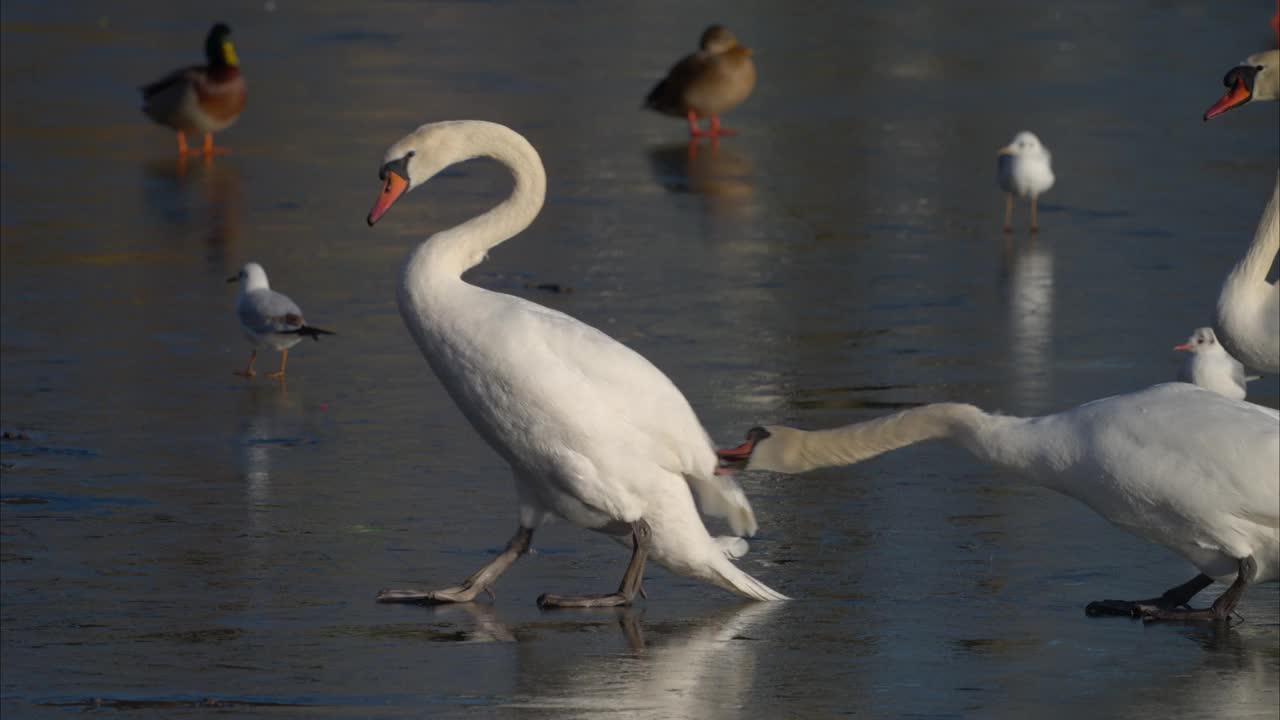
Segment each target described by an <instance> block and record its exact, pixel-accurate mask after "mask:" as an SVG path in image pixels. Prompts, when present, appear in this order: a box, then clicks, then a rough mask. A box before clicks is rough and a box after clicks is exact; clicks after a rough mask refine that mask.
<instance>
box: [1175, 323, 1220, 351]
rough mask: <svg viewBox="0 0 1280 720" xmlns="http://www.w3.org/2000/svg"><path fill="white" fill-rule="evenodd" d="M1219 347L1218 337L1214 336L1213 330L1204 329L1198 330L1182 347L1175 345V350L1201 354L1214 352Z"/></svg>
mask: <svg viewBox="0 0 1280 720" xmlns="http://www.w3.org/2000/svg"><path fill="white" fill-rule="evenodd" d="M1219 347H1220V346H1219V345H1218V336H1217V335H1214V334H1213V328H1207V327H1202V328H1196V330H1195V332H1193V333H1191V337H1189V338H1187V341H1186V342H1184V343H1182V344H1181V345H1174V346H1173V349H1174V350H1186V351H1187V352H1192V353H1199V352H1213V351H1214V350H1217V349H1218V348H1219Z"/></svg>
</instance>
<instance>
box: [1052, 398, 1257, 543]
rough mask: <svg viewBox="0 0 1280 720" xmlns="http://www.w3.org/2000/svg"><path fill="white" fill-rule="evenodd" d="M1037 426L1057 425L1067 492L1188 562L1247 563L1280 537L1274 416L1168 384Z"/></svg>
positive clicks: (1101, 402) (1092, 405)
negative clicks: (1224, 559)
mask: <svg viewBox="0 0 1280 720" xmlns="http://www.w3.org/2000/svg"><path fill="white" fill-rule="evenodd" d="M1035 422H1039V423H1041V424H1043V425H1044V426H1046V427H1051V426H1056V428H1055V430H1054V432H1057V433H1059V434H1058V437H1060V438H1063V440H1062V442H1061V445H1060V446H1061V448H1062V452H1061V454H1060V457H1059V459H1058V461H1059V462H1061V463H1062V464H1063V465H1064V466H1067V467H1070V469H1069V470H1067V473H1068V474H1069V476H1070V483H1071V485H1072V486H1073V488H1074V489H1075V491H1074V492H1068V491H1067V490H1066V489H1065V488H1064V489H1063V491H1064V492H1068V494H1072V495H1075V496H1076V497H1079V498H1080V499H1081V500H1083V501H1084V502H1086V503H1087V504H1089V505H1090V506H1091V507H1093V508H1094V509H1095V510H1097V511H1098V512H1099V514H1101V515H1103V516H1104V517H1106V518H1108V519H1109V520H1111V521H1112V522H1115V523H1116V524H1118V525H1121V526H1122V527H1126V528H1128V529H1130V530H1133V531H1134V532H1136V533H1137V534H1139V535H1142V536H1144V537H1147V538H1149V539H1152V540H1154V541H1157V542H1160V543H1162V544H1164V545H1167V546H1169V547H1173V548H1179V549H1180V551H1182V552H1183V553H1184V554H1185V555H1187V556H1188V557H1201V556H1203V555H1202V553H1210V552H1221V553H1223V554H1225V555H1228V556H1232V557H1242V555H1241V554H1239V553H1241V552H1252V551H1253V548H1255V547H1257V546H1258V544H1259V543H1263V544H1266V543H1270V544H1274V542H1275V534H1276V532H1277V530H1278V529H1280V413H1277V412H1276V411H1275V410H1272V409H1270V408H1265V407H1262V406H1259V405H1255V404H1253V403H1247V402H1243V401H1239V400H1232V399H1230V398H1226V397H1223V396H1222V395H1219V394H1218V393H1215V392H1211V391H1208V390H1204V389H1202V388H1199V387H1196V386H1194V385H1188V384H1185V383H1167V384H1163V385H1156V386H1153V387H1150V388H1147V389H1145V390H1141V391H1138V392H1135V393H1129V394H1127V395H1118V396H1114V397H1109V398H1104V399H1102V400H1097V401H1094V402H1091V403H1087V404H1085V405H1082V406H1080V407H1078V408H1075V409H1073V410H1070V411H1067V412H1064V413H1061V414H1059V415H1055V416H1049V417H1047V418H1039V419H1037V421H1035ZM1050 462H1053V461H1052V460H1051V461H1050ZM1236 519H1238V520H1243V521H1247V523H1241V522H1239V521H1238V520H1236ZM1188 529H1190V531H1189V530H1188ZM1268 537H1269V538H1271V539H1270V540H1266V539H1265V538H1268ZM1202 569H1203V566H1202Z"/></svg>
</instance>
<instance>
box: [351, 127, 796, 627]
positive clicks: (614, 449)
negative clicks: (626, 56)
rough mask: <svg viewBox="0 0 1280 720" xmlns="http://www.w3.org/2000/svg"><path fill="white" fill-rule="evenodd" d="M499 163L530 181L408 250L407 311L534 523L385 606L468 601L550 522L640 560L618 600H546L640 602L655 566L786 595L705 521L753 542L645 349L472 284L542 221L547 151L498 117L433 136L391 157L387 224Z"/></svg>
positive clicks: (677, 396)
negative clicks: (479, 160)
mask: <svg viewBox="0 0 1280 720" xmlns="http://www.w3.org/2000/svg"><path fill="white" fill-rule="evenodd" d="M481 156H483V157H490V158H493V159H494V160H497V161H498V162H500V163H502V164H503V165H506V166H507V168H508V169H510V170H511V173H512V175H513V176H514V179H515V189H514V191H513V192H512V193H511V195H510V197H508V198H507V199H506V200H504V201H503V202H502V203H500V204H499V205H498V206H497V207H495V208H493V209H491V210H489V211H488V212H486V213H484V214H483V215H480V216H478V217H475V218H472V219H471V220H468V221H467V222H465V223H463V224H461V225H459V226H457V227H454V228H451V229H448V230H445V231H442V232H439V233H436V234H435V235H433V236H431V237H430V238H428V239H427V240H425V241H423V242H422V243H421V244H420V245H418V247H417V248H416V249H414V251H413V252H412V253H410V255H409V259H408V262H407V263H406V264H405V267H404V273H403V276H402V280H401V284H400V289H399V298H398V299H399V305H400V314H401V315H402V316H403V317H404V321H405V324H406V325H408V327H409V331H410V332H411V333H412V334H413V337H414V339H415V340H417V342H418V347H419V349H421V351H422V354H423V355H424V356H425V357H426V359H427V362H429V363H430V364H431V368H432V369H433V370H434V371H435V373H436V376H437V377H438V378H439V379H440V382H441V384H443V385H444V387H445V389H446V390H448V392H449V395H450V396H451V397H452V398H453V401H454V402H455V403H456V404H457V406H458V408H459V409H460V410H461V411H462V413H463V414H464V415H465V416H466V417H467V419H468V420H470V421H471V424H472V426H473V427H474V428H475V429H476V432H478V433H479V434H480V435H481V437H483V438H484V439H485V440H486V441H487V442H488V443H489V445H490V446H491V447H492V448H493V449H494V450H496V451H497V452H498V454H500V455H501V456H502V457H503V458H504V459H505V460H506V461H507V462H508V463H509V464H510V465H511V469H512V471H513V472H514V474H515V480H516V494H517V498H518V502H519V527H518V529H517V531H516V534H515V536H514V537H512V538H511V541H510V542H509V543H508V545H507V548H506V550H505V551H504V552H502V553H501V554H500V555H499V556H498V557H497V558H496V559H495V560H494V561H493V562H491V563H489V564H488V565H486V566H485V567H483V568H481V569H480V570H479V571H478V572H476V573H475V574H474V575H472V576H471V577H470V578H468V579H467V580H466V581H464V582H463V583H462V584H461V585H459V586H457V587H452V588H448V589H445V590H440V591H420V590H384V591H383V592H382V593H380V594H379V596H378V599H379V600H380V601H383V602H466V601H469V600H471V599H473V598H474V597H475V596H476V595H477V594H478V593H479V592H481V591H483V590H486V589H487V587H488V586H489V585H490V584H491V583H492V582H493V581H494V580H495V579H496V578H497V577H498V576H499V575H500V574H501V573H502V572H503V571H504V570H506V569H507V567H509V566H510V565H511V563H513V562H514V561H515V560H516V559H517V558H518V557H519V556H520V555H521V554H523V553H525V552H526V551H527V550H528V548H529V543H530V539H531V538H532V536H533V531H534V530H535V529H536V528H537V527H538V526H539V525H541V524H542V523H543V522H544V521H546V520H547V519H548V518H550V517H551V516H560V517H563V518H565V519H567V520H569V521H570V522H572V523H574V524H575V525H578V526H580V527H584V528H590V529H593V530H599V531H602V532H605V533H608V534H610V535H613V536H615V537H618V538H620V539H622V540H623V541H624V542H629V543H630V544H631V546H632V547H633V552H632V557H631V563H630V565H629V566H628V568H627V572H626V574H625V576H624V577H623V581H622V584H621V586H620V587H619V588H618V592H616V593H611V594H607V595H599V596H585V597H557V596H550V595H543V596H542V597H540V598H539V599H538V602H539V604H540V605H543V606H558V607H584V606H601V605H625V604H629V603H630V602H631V600H632V597H633V596H634V595H635V594H636V593H637V592H639V591H640V580H641V575H642V572H643V568H644V563H645V559H646V557H647V556H648V557H652V558H653V559H654V560H655V561H657V562H658V563H660V564H662V565H664V566H666V567H667V568H669V569H671V570H672V571H674V572H677V573H681V574H683V575H689V576H692V577H696V578H699V579H702V580H706V581H708V582H712V583H715V584H716V585H719V586H721V587H723V588H726V589H728V590H732V591H733V592H736V593H739V594H741V595H744V596H746V597H749V598H753V599H756V600H783V599H785V596H783V595H782V594H780V593H778V592H777V591H775V590H772V589H770V588H769V587H767V586H765V585H764V584H763V583H761V582H759V581H757V580H756V579H754V578H752V577H751V576H750V575H747V574H746V573H744V572H743V571H742V570H740V569H738V568H737V566H735V565H734V564H733V563H731V562H730V561H729V560H728V558H727V557H726V553H739V554H740V553H741V551H742V549H743V547H742V546H744V545H745V543H744V542H742V541H738V542H732V543H728V544H725V543H722V542H717V541H716V539H714V538H712V537H711V535H710V534H708V532H707V529H706V527H705V526H704V525H703V524H702V519H701V518H700V517H699V516H698V511H697V507H696V506H695V505H694V498H693V494H692V493H691V492H690V488H692V489H693V490H694V491H696V492H697V495H698V499H699V501H700V504H701V507H702V509H703V510H704V511H705V512H707V513H710V514H714V515H721V516H725V517H727V518H728V520H729V524H730V526H731V527H732V528H733V530H734V532H735V533H738V534H744V533H745V534H748V535H750V534H753V533H754V532H755V530H756V521H755V515H754V514H753V513H752V510H751V505H750V504H749V503H748V502H747V498H746V496H745V495H744V494H743V492H742V490H741V488H739V487H738V484H737V483H736V482H734V481H733V480H732V479H731V478H725V477H721V476H718V475H716V473H715V470H716V455H715V449H714V446H712V444H711V441H710V438H709V437H708V436H707V433H706V431H705V430H703V428H702V425H701V424H700V423H699V422H698V418H697V416H695V415H694V412H693V410H692V409H691V408H690V407H689V403H688V401H686V400H685V398H684V396H683V395H681V393H680V391H679V390H678V389H676V387H675V385H673V384H672V383H671V381H670V380H668V379H667V377H666V376H665V375H663V374H662V372H661V371H660V370H658V369H657V368H656V367H654V366H653V365H652V364H651V363H649V361H648V360H645V359H644V358H643V357H641V356H640V355H639V354H637V353H636V352H635V351H633V350H631V349H630V348H628V347H626V346H625V345H622V344H621V343H619V342H617V341H615V340H613V339H612V338H610V337H609V336H607V335H605V334H604V333H602V332H600V331H599V330H596V329H595V328H593V327H590V326H588V325H585V324H583V323H581V322H578V321H577V320H575V319H573V318H571V317H569V316H567V315H564V314H562V313H559V312H556V311H554V310H550V309H547V308H545V307H542V306H541V305H537V304H534V303H532V302H529V301H527V300H523V299H521V298H517V297H513V296H511V295H503V294H500V293H495V292H490V291H488V290H484V289H481V288H478V287H475V286H474V285H469V284H467V283H465V282H463V281H462V278H461V277H460V276H461V274H462V273H463V272H465V271H466V270H467V269H468V268H471V267H473V266H474V265H476V264H477V263H479V262H480V261H481V260H482V259H484V256H485V253H486V252H487V251H488V250H489V249H490V248H492V247H494V246H495V245H498V244H499V243H501V242H503V241H504V240H506V239H508V238H510V237H512V236H513V235H515V234H516V233H518V232H520V231H521V230H523V229H524V228H525V227H527V226H528V225H529V223H531V222H532V221H533V219H534V217H535V216H537V214H538V211H539V209H541V207H542V201H543V195H544V193H545V189H546V175H545V173H544V172H543V169H542V161H541V159H540V158H539V157H538V153H537V151H535V150H534V149H533V146H531V145H530V144H529V143H528V142H527V141H526V140H525V139H524V138H523V137H521V136H520V135H518V134H517V133H515V132H513V131H512V130H510V129H509V128H506V127H504V126H502V125H497V124H494V123H489V122H481V121H472V120H467V121H455V122H440V123H432V124H428V125H423V126H422V127H420V128H418V129H417V130H415V131H414V132H412V133H410V134H409V135H407V136H405V137H404V138H402V139H401V140H399V141H398V142H396V143H395V144H394V145H392V146H391V147H390V148H389V149H388V150H387V152H386V156H385V158H384V160H383V164H382V169H381V171H380V172H379V177H380V178H381V179H382V180H384V181H385V184H384V187H383V191H382V195H381V197H380V198H379V199H378V201H377V203H376V204H375V206H374V208H373V210H372V211H371V212H370V213H369V224H370V225H372V224H373V223H374V222H376V221H377V220H378V218H380V217H382V215H383V214H384V213H386V211H387V209H388V208H389V207H390V206H391V204H392V203H394V202H395V201H396V200H397V199H398V198H399V197H400V196H401V195H403V194H404V193H406V192H408V191H409V190H412V189H413V188H415V187H417V186H418V185H421V184H422V183H424V182H426V181H427V180H429V179H431V177H432V176H434V175H435V174H436V173H438V172H440V171H441V170H443V169H444V168H446V167H448V166H449V165H452V164H454V163H458V162H462V161H464V160H468V159H471V158H475V157H481Z"/></svg>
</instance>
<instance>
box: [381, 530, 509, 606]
mask: <svg viewBox="0 0 1280 720" xmlns="http://www.w3.org/2000/svg"><path fill="white" fill-rule="evenodd" d="M532 540H533V528H527V527H523V526H522V527H521V528H520V529H519V530H516V534H515V535H513V536H512V537H511V539H510V540H509V541H507V548H506V549H505V550H503V551H502V552H501V553H499V554H498V557H496V558H494V559H493V561H492V562H490V563H489V564H488V565H485V566H484V567H482V568H480V569H479V570H477V571H476V574H475V575H472V576H471V577H469V578H467V579H466V580H463V581H462V584H461V585H458V586H457V587H451V588H445V589H444V590H383V591H382V592H380V593H378V602H384V603H427V604H435V603H457V602H471V601H472V600H474V599H475V597H476V595H479V594H480V593H482V592H485V591H487V590H488V589H489V586H490V585H491V584H493V581H494V580H497V579H498V576H499V575H501V574H502V573H504V572H506V570H507V568H509V567H511V564H512V563H514V562H515V561H516V560H518V559H519V558H520V556H521V555H523V554H525V553H527V552H529V543H530V542H531V541H532Z"/></svg>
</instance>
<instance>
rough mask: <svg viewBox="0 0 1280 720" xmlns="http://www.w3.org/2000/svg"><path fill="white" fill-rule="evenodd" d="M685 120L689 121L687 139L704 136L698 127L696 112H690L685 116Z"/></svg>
mask: <svg viewBox="0 0 1280 720" xmlns="http://www.w3.org/2000/svg"><path fill="white" fill-rule="evenodd" d="M685 119H686V120H688V121H689V137H702V136H703V135H706V133H704V132H702V129H701V128H699V127H698V113H697V112H696V111H694V110H690V111H689V112H688V113H687V114H685Z"/></svg>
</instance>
